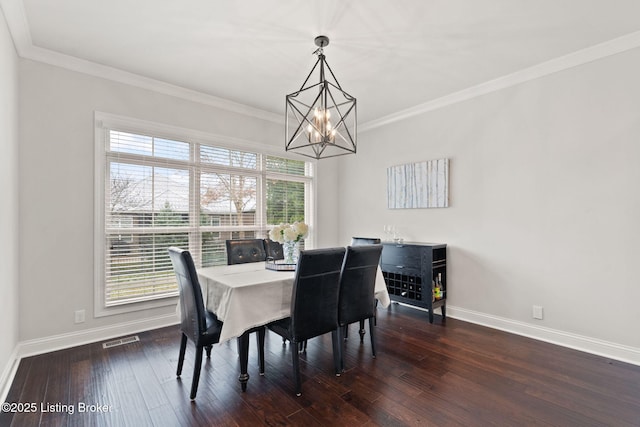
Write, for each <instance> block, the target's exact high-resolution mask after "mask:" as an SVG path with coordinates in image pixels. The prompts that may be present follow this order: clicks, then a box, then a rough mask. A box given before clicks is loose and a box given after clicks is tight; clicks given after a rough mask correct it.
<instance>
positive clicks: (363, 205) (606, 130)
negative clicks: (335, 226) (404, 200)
mask: <svg viewBox="0 0 640 427" xmlns="http://www.w3.org/2000/svg"><path fill="white" fill-rule="evenodd" d="M638 75H640V49H634V50H631V51H627V52H624V53H620V54H617V55H613V56H609V57H607V58H604V59H600V60H597V61H595V62H591V63H587V64H584V65H581V66H577V67H574V68H570V69H567V70H564V71H561V72H557V73H554V74H551V75H547V76H545V77H541V78H537V79H535V80H533V81H529V82H526V83H523V84H519V85H516V86H513V87H510V88H507V89H502V90H500V91H497V92H493V93H489V94H486V95H483V96H479V97H476V98H473V99H471V100H468V101H464V102H460V103H457V104H453V105H449V106H447V107H444V108H440V109H437V110H435V111H432V112H429V113H424V114H422V115H420V116H416V117H413V118H410V119H407V120H403V121H400V122H396V123H394V124H390V125H387V126H384V127H381V128H375V129H371V130H370V131H367V132H363V133H361V135H359V147H358V150H359V152H358V154H357V155H356V156H353V157H350V158H345V159H343V160H341V162H340V169H339V174H340V181H342V182H348V183H349V185H347V186H344V187H343V189H342V191H341V192H340V197H339V200H338V205H339V212H340V215H339V217H340V218H341V221H340V230H339V238H340V239H341V240H342V241H348V239H349V237H350V236H353V235H370V236H381V237H382V234H383V233H382V230H383V225H384V224H395V225H396V226H397V227H398V229H399V231H400V235H401V236H402V237H404V238H405V239H407V240H415V241H426V242H443V243H447V244H448V245H449V252H448V256H449V264H448V265H449V270H448V273H449V289H448V292H449V294H448V297H449V303H450V305H451V308H452V310H451V313H452V314H454V315H457V316H459V317H461V318H470V319H474V320H479V321H480V322H481V323H486V324H492V323H493V324H494V325H497V324H500V325H502V326H505V325H506V326H505V327H506V329H523V330H525V331H526V332H527V333H528V334H530V335H533V336H543V335H545V334H546V333H547V332H549V330H550V331H552V332H553V331H555V332H554V334H555V336H556V337H561V336H562V335H563V334H569V335H572V336H573V337H575V338H580V339H582V340H583V342H582V343H583V344H584V343H588V342H589V341H594V342H597V341H599V340H602V341H604V342H606V343H608V344H613V346H614V347H615V346H618V347H619V348H620V349H623V350H629V351H630V353H631V354H632V356H633V353H635V357H636V359H635V361H636V363H639V362H640V334H639V333H638V325H640V310H638V301H640V286H639V285H638V284H639V283H640V281H639V280H638V275H637V270H636V263H637V258H638V255H639V254H640V249H639V247H638V241H640V223H639V222H638V218H640V191H639V190H638V183H640V167H638V160H639V159H640V143H639V140H638V135H640V109H639V105H640V104H639V103H638V100H639V99H640V79H638V78H637V76H638ZM444 157H447V158H449V159H451V163H450V207H449V208H445V209H414V210H389V209H387V207H386V168H387V167H389V166H392V165H396V164H403V163H410V162H416V161H422V160H429V159H438V158H444ZM362 189H367V191H366V192H365V191H362ZM533 305H540V306H542V307H543V308H544V319H543V320H542V321H539V320H533V319H532V306H533ZM547 328H548V329H547ZM625 346H628V347H629V348H625Z"/></svg>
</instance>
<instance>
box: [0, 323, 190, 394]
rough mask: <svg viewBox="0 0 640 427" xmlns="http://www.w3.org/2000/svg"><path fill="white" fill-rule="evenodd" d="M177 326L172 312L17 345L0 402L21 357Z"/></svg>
mask: <svg viewBox="0 0 640 427" xmlns="http://www.w3.org/2000/svg"><path fill="white" fill-rule="evenodd" d="M177 323H178V318H177V316H176V314H175V313H172V314H167V315H163V316H157V317H152V318H148V319H141V320H135V321H132V322H125V323H118V324H116V325H109V326H104V327H100V328H93V329H86V330H84V331H78V332H71V333H67V334H60V335H53V336H50V337H45V338H38V339H34V340H28V341H22V342H19V343H18V345H17V346H16V348H15V349H14V351H13V353H12V354H11V358H10V359H9V361H8V363H7V366H6V367H5V369H4V371H3V373H2V377H0V393H1V394H0V402H4V401H5V399H6V397H7V394H8V393H9V388H11V384H12V383H13V379H14V377H15V374H16V371H17V370H18V365H19V364H20V360H21V359H22V358H24V357H29V356H35V355H38V354H43V353H49V352H52V351H57V350H62V349H65V348H70V347H76V346H79V345H84V344H90V343H94V342H98V341H104V340H108V339H112V338H117V337H121V336H123V335H130V334H134V333H138V332H144V331H149V330H152V329H158V328H164V327H166V326H171V325H176V324H177Z"/></svg>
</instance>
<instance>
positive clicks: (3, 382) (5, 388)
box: [0, 346, 20, 402]
mask: <svg viewBox="0 0 640 427" xmlns="http://www.w3.org/2000/svg"><path fill="white" fill-rule="evenodd" d="M19 361H20V358H19V357H18V346H16V347H15V348H14V349H13V352H12V353H11V356H10V357H9V361H8V362H7V366H5V368H4V370H3V371H2V376H0V402H5V401H6V400H7V394H9V388H11V383H13V377H15V376H16V371H17V370H18V365H19Z"/></svg>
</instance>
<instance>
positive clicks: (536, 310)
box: [533, 305, 542, 320]
mask: <svg viewBox="0 0 640 427" xmlns="http://www.w3.org/2000/svg"><path fill="white" fill-rule="evenodd" d="M533 318H534V319H539V320H542V307H541V306H539V305H534V306H533Z"/></svg>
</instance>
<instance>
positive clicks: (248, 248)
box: [226, 239, 267, 265]
mask: <svg viewBox="0 0 640 427" xmlns="http://www.w3.org/2000/svg"><path fill="white" fill-rule="evenodd" d="M226 246H227V264H228V265H232V264H244V263H247V262H260V261H265V260H266V259H267V255H266V252H265V248H264V240H263V239H231V240H227V241H226Z"/></svg>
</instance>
